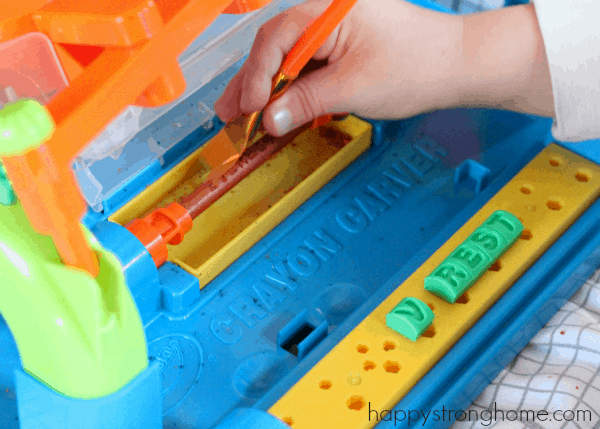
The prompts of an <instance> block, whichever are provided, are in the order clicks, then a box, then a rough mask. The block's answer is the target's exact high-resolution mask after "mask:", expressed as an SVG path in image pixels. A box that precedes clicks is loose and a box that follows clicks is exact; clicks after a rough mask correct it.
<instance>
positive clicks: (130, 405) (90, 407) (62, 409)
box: [15, 364, 163, 429]
mask: <svg viewBox="0 0 600 429" xmlns="http://www.w3.org/2000/svg"><path fill="white" fill-rule="evenodd" d="M15 383H16V393H17V402H18V408H19V428H20V429H54V428H77V429H123V428H127V429H162V427H163V424H162V413H161V412H160V411H161V408H162V401H161V399H162V398H161V396H160V390H161V373H160V366H159V365H158V364H152V365H150V366H149V367H148V368H146V369H145V370H144V371H143V372H142V373H141V374H140V375H138V376H137V377H136V378H135V379H133V380H132V381H131V382H130V383H128V384H127V385H125V386H123V387H122V388H121V389H119V390H118V391H117V392H115V393H113V394H112V395H109V396H105V397H102V398H98V399H73V398H67V397H65V396H62V395H60V394H58V393H56V392H55V391H53V390H51V389H48V387H46V386H44V385H43V384H42V383H40V382H39V381H38V380H36V379H35V378H33V377H31V376H30V375H28V374H27V373H25V372H24V371H23V370H21V369H20V368H19V369H16V370H15Z"/></svg>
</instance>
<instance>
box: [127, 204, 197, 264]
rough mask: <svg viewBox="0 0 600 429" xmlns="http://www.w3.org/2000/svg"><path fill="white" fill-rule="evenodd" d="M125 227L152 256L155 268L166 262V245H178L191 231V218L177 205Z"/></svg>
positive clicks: (155, 211)
mask: <svg viewBox="0 0 600 429" xmlns="http://www.w3.org/2000/svg"><path fill="white" fill-rule="evenodd" d="M125 227H126V228H127V229H128V230H129V232H131V233H132V234H133V235H135V236H136V237H137V238H138V240H140V242H141V243H142V244H143V245H144V247H145V248H146V249H147V250H148V253H150V256H152V260H153V261H154V264H155V265H156V266H157V267H160V266H161V265H162V264H164V263H165V262H167V259H168V257H169V251H168V249H167V244H179V243H181V241H182V240H183V237H184V235H185V234H187V233H188V232H189V231H190V230H191V229H192V217H191V216H190V214H189V213H188V211H187V210H186V209H185V208H184V207H183V206H181V205H179V204H178V203H171V204H169V205H168V206H167V207H164V208H160V209H156V210H154V211H153V212H152V213H150V214H149V215H148V216H146V217H145V218H143V219H134V220H132V221H131V222H129V223H128V224H127V225H125Z"/></svg>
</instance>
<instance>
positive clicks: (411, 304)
mask: <svg viewBox="0 0 600 429" xmlns="http://www.w3.org/2000/svg"><path fill="white" fill-rule="evenodd" d="M433 318H434V315H433V311H431V308H429V306H428V305H427V304H425V303H424V302H423V301H421V300H420V299H417V298H412V297H408V298H404V299H403V300H402V301H400V304H398V305H397V306H396V307H394V309H393V310H392V311H390V312H389V313H388V314H387V316H386V317H385V322H386V325H387V327H388V328H390V329H393V330H394V331H396V332H398V333H399V334H400V335H404V336H405V337H406V338H408V339H409V340H412V341H417V339H418V338H419V337H420V336H421V335H423V332H425V331H426V330H427V328H429V325H431V323H432V322H433Z"/></svg>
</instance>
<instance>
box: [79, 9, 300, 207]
mask: <svg viewBox="0 0 600 429" xmlns="http://www.w3.org/2000/svg"><path fill="white" fill-rule="evenodd" d="M299 3H302V1H301V0H290V1H287V0H273V1H272V2H271V3H269V4H268V5H266V6H265V7H263V8H261V9H259V10H257V11H254V12H251V13H248V14H245V15H221V16H220V17H219V18H217V19H216V20H215V22H213V23H212V24H211V25H210V26H209V27H208V28H207V29H206V30H205V31H204V32H203V33H202V34H201V35H200V36H199V37H198V38H197V39H196V40H195V41H194V42H193V43H192V44H191V45H190V46H189V47H188V49H187V50H186V51H185V52H183V53H182V54H181V55H180V57H179V64H180V67H181V69H182V72H183V75H184V76H185V79H186V82H187V89H186V91H185V92H184V94H182V96H181V97H179V99H177V100H175V101H174V102H172V103H169V104H168V105H165V106H162V107H159V108H140V107H134V106H128V107H127V108H125V109H124V110H123V111H122V112H121V114H120V115H119V116H118V117H117V118H116V119H115V120H114V121H113V122H112V123H111V124H109V125H108V126H107V127H106V128H105V129H104V130H103V131H102V132H101V133H100V134H99V135H98V136H97V137H96V138H95V139H94V140H93V141H92V142H90V144H88V145H87V146H86V148H85V149H84V150H82V151H81V152H80V153H79V155H78V157H77V159H76V161H75V163H74V170H75V172H76V175H77V178H78V181H79V184H80V187H81V189H82V192H83V194H84V198H85V199H86V201H87V202H88V204H89V205H90V206H91V207H92V208H93V209H94V210H96V211H101V210H102V201H103V200H104V199H105V198H106V197H107V196H109V195H110V194H111V193H112V192H114V191H115V190H117V189H118V188H119V187H120V186H122V184H123V183H125V182H126V181H127V180H129V179H130V178H131V177H133V176H134V175H135V174H136V173H138V172H139V171H140V170H142V169H143V168H145V167H146V166H148V165H149V164H151V163H152V162H154V161H155V160H157V159H159V160H161V157H162V156H163V154H164V153H165V152H166V151H168V150H169V149H170V148H171V147H173V146H174V145H176V144H177V143H178V142H180V141H181V140H182V139H183V138H185V137H186V136H187V135H189V134H190V133H191V132H192V131H194V130H195V129H197V128H199V127H201V126H203V127H205V128H207V129H210V128H211V127H212V126H213V123H212V121H213V118H214V117H215V113H214V102H215V101H216V99H217V97H218V95H219V94H220V93H221V92H222V90H223V88H224V86H225V84H226V83H227V82H226V81H224V80H223V78H222V76H221V75H222V74H224V72H226V71H227V70H229V69H230V68H231V67H232V66H234V65H235V64H237V63H239V61H240V60H241V59H243V58H244V57H245V56H246V55H247V54H248V53H249V51H250V48H251V47H252V43H253V41H254V38H255V36H256V33H257V32H258V29H259V28H260V26H261V25H262V24H264V23H265V22H266V21H268V20H269V19H270V18H272V17H273V16H275V15H276V14H278V13H279V12H281V11H283V10H285V9H287V8H289V7H290V6H293V5H296V4H299ZM219 76H221V77H220V78H219V79H215V78H216V77H219ZM230 78H231V76H229V77H228V78H227V80H228V79H230ZM203 88H210V89H211V90H206V91H205V90H202V89H203ZM213 89H214V90H213ZM201 90H202V91H201ZM199 92H204V93H206V95H205V96H204V97H203V98H201V99H199V98H198V97H197V96H195V95H196V94H198V93H199ZM161 162H162V161H161ZM96 164H98V165H96Z"/></svg>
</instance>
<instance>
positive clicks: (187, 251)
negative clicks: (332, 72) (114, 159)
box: [109, 116, 371, 287]
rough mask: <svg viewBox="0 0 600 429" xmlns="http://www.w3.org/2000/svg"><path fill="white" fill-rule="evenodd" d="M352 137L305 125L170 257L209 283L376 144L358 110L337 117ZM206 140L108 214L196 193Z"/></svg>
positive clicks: (141, 210)
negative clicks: (338, 143)
mask: <svg viewBox="0 0 600 429" xmlns="http://www.w3.org/2000/svg"><path fill="white" fill-rule="evenodd" d="M328 126H332V127H335V128H337V129H338V130H340V131H342V132H344V133H345V134H348V135H350V136H351V137H352V138H353V139H352V141H351V142H350V143H348V144H347V145H346V146H345V147H344V148H342V149H338V148H336V147H334V146H333V145H331V144H329V143H328V142H327V141H326V140H325V139H324V138H322V137H320V135H319V130H318V129H314V130H307V131H305V132H303V133H302V134H300V135H299V136H298V137H297V138H296V139H295V140H294V141H293V142H292V143H291V144H288V145H287V146H286V147H285V148H284V149H283V150H282V151H280V152H279V153H277V154H276V155H275V156H274V157H273V158H272V159H270V160H268V161H267V162H266V163H265V164H263V165H262V166H261V167H259V168H258V169H257V170H256V171H254V172H252V173H251V174H250V175H249V176H248V177H246V178H245V179H244V180H242V181H241V182H240V183H239V184H238V185H236V186H235V187H234V188H233V189H231V190H230V191H229V192H228V193H227V194H225V195H224V196H223V197H222V198H220V199H219V200H218V201H217V202H216V203H214V204H213V205H212V206H211V207H210V208H208V209H207V210H206V211H205V212H203V213H202V214H201V215H200V216H198V217H197V218H196V219H195V220H194V226H193V228H192V230H191V231H190V232H188V234H187V235H186V236H185V239H184V240H183V242H182V243H181V244H179V245H177V246H169V260H170V261H171V262H173V263H175V264H177V265H179V266H180V267H182V268H183V269H185V270H186V271H188V272H189V273H191V274H193V275H194V276H196V277H198V279H199V280H200V287H204V286H206V285H207V284H208V283H209V282H210V281H211V280H212V279H214V278H215V277H216V276H217V275H218V274H220V273H221V272H222V271H223V270H224V269H225V268H227V267H228V266H229V265H230V264H231V263H232V262H234V261H235V260H236V259H237V258H239V257H240V256H241V255H242V254H243V253H244V252H246V251H247V250H248V249H250V247H251V246H253V245H254V244H255V243H256V242H258V241H259V240H260V239H261V238H262V237H264V236H265V235H266V234H267V233H268V232H269V231H271V230H272V229H273V228H274V227H275V226H277V225H278V224H279V223H281V222H282V221H283V220H284V219H285V218H286V217H287V216H289V215H290V214H291V213H292V212H293V211H294V210H296V209H297V208H298V207H299V206H300V205H301V204H302V203H303V202H304V201H306V200H307V199H308V198H310V196H312V195H313V194H314V193H315V192H317V191H318V190H319V189H320V188H321V187H322V186H323V185H325V184H326V183H327V182H328V181H330V180H331V179H332V178H333V177H335V176H336V175H337V174H338V173H339V172H340V171H342V170H343V169H344V168H345V167H346V166H348V164H350V163H351V162H352V161H354V160H355V159H356V158H357V157H358V156H359V155H360V154H362V153H363V152H365V151H366V150H367V149H368V148H369V147H370V145H371V126H370V125H369V124H368V123H367V122H364V121H362V120H360V119H358V118H356V117H353V116H350V117H348V118H346V119H344V120H343V121H339V122H337V123H331V125H328ZM201 151H202V148H200V149H199V150H197V151H196V152H194V153H192V154H191V155H190V156H189V157H187V158H186V159H185V160H184V161H182V162H181V163H180V164H179V165H178V166H177V167H175V168H174V169H173V170H171V171H170V172H168V173H167V174H166V175H165V176H163V177H162V178H161V179H160V180H158V181H157V182H155V183H154V184H152V185H151V186H150V187H148V188H147V189H145V190H144V191H143V192H142V193H140V194H139V195H138V196H137V197H136V198H134V199H133V200H132V201H130V202H129V203H128V204H127V205H125V206H124V207H123V208H121V209H120V210H119V211H117V212H116V213H115V214H113V215H112V216H111V217H110V218H109V220H111V221H113V222H116V223H119V224H121V225H125V224H126V223H127V222H129V221H130V220H132V219H135V218H139V217H143V216H145V215H146V214H148V213H150V212H151V211H152V210H154V209H155V208H158V207H163V206H165V205H167V204H169V203H171V202H173V201H176V200H177V199H179V198H180V197H182V196H184V195H188V194H190V193H191V192H192V191H193V190H194V189H195V188H196V187H197V186H198V185H200V184H201V183H202V182H203V181H204V180H205V176H206V174H207V172H206V171H204V170H203V169H202V164H201V162H200V161H199V159H198V156H199V154H200V153H201Z"/></svg>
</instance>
